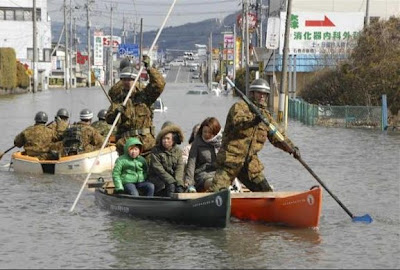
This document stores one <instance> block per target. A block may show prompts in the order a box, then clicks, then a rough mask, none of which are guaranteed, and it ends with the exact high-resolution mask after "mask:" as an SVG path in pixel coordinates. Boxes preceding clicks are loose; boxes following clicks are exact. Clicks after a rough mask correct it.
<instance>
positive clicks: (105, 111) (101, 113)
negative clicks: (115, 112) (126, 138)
mask: <svg viewBox="0 0 400 270" xmlns="http://www.w3.org/2000/svg"><path fill="white" fill-rule="evenodd" d="M106 114H107V110H105V109H103V110H100V111H99V113H98V114H97V117H98V118H99V119H101V120H105V119H106Z"/></svg>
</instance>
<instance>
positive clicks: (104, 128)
mask: <svg viewBox="0 0 400 270" xmlns="http://www.w3.org/2000/svg"><path fill="white" fill-rule="evenodd" d="M92 127H94V128H95V129H96V130H97V131H98V132H100V134H101V136H103V137H106V136H107V135H108V132H109V131H110V129H111V125H110V124H107V122H106V121H104V120H99V121H96V122H94V123H92ZM115 133H116V128H114V130H113V132H112V133H111V134H112V135H115Z"/></svg>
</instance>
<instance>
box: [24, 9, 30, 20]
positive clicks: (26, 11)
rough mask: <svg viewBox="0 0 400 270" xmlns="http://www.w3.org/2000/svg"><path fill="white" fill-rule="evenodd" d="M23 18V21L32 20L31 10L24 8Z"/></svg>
mask: <svg viewBox="0 0 400 270" xmlns="http://www.w3.org/2000/svg"><path fill="white" fill-rule="evenodd" d="M24 20H25V21H32V11H30V10H24Z"/></svg>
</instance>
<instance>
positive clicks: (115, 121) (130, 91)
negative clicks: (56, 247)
mask: <svg viewBox="0 0 400 270" xmlns="http://www.w3.org/2000/svg"><path fill="white" fill-rule="evenodd" d="M175 2H176V0H174V2H173V3H172V5H171V7H170V8H169V10H168V13H167V15H166V16H165V19H164V21H163V23H162V25H161V27H160V29H159V30H158V33H157V35H156V37H155V38H154V41H153V44H151V47H150V49H149V54H150V52H151V51H152V50H153V48H154V46H155V44H156V42H157V40H158V37H159V36H160V34H161V31H162V30H163V29H164V26H165V24H166V22H167V19H168V17H169V15H170V14H171V12H172V10H173V8H174V6H175ZM142 70H143V65H142V66H141V67H140V69H139V72H138V74H141V73H142ZM139 77H140V76H137V77H136V79H135V81H134V82H133V85H132V87H131V89H129V92H128V94H127V95H126V98H125V100H124V102H123V103H122V106H125V105H126V103H128V100H129V98H130V97H131V94H132V92H133V89H135V85H136V83H137V81H138V79H139ZM120 117H121V113H120V112H119V113H118V114H117V116H116V117H115V120H114V123H113V124H112V126H111V128H110V131H109V132H108V134H107V136H106V138H105V140H104V142H103V145H102V146H101V149H100V150H99V153H98V154H97V156H96V159H95V160H94V161H93V164H92V167H91V168H90V171H89V173H88V175H87V176H86V179H85V181H84V182H83V184H82V186H81V189H80V190H79V193H78V196H77V197H76V199H75V201H74V203H73V205H72V207H71V209H70V210H69V211H70V212H72V211H74V209H75V206H76V204H77V203H78V200H79V197H80V196H81V194H82V192H83V189H84V188H85V186H86V184H87V182H88V180H89V177H90V176H91V175H92V169H93V167H94V165H95V164H96V162H97V160H98V159H99V156H100V153H101V152H102V150H103V149H104V147H105V146H106V144H107V143H108V140H109V139H110V136H111V133H112V132H113V130H114V128H115V126H116V125H117V122H118V120H119V118H120Z"/></svg>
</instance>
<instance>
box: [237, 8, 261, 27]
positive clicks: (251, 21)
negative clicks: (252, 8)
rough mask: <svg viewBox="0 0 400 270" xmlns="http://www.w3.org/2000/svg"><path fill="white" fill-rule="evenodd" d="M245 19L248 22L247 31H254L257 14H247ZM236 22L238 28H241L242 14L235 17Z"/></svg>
mask: <svg viewBox="0 0 400 270" xmlns="http://www.w3.org/2000/svg"><path fill="white" fill-rule="evenodd" d="M247 18H248V20H249V29H251V30H253V29H255V28H256V26H257V14H256V13H251V12H249V13H247ZM236 21H237V24H238V25H239V27H242V14H239V15H238V16H237V19H236Z"/></svg>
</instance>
